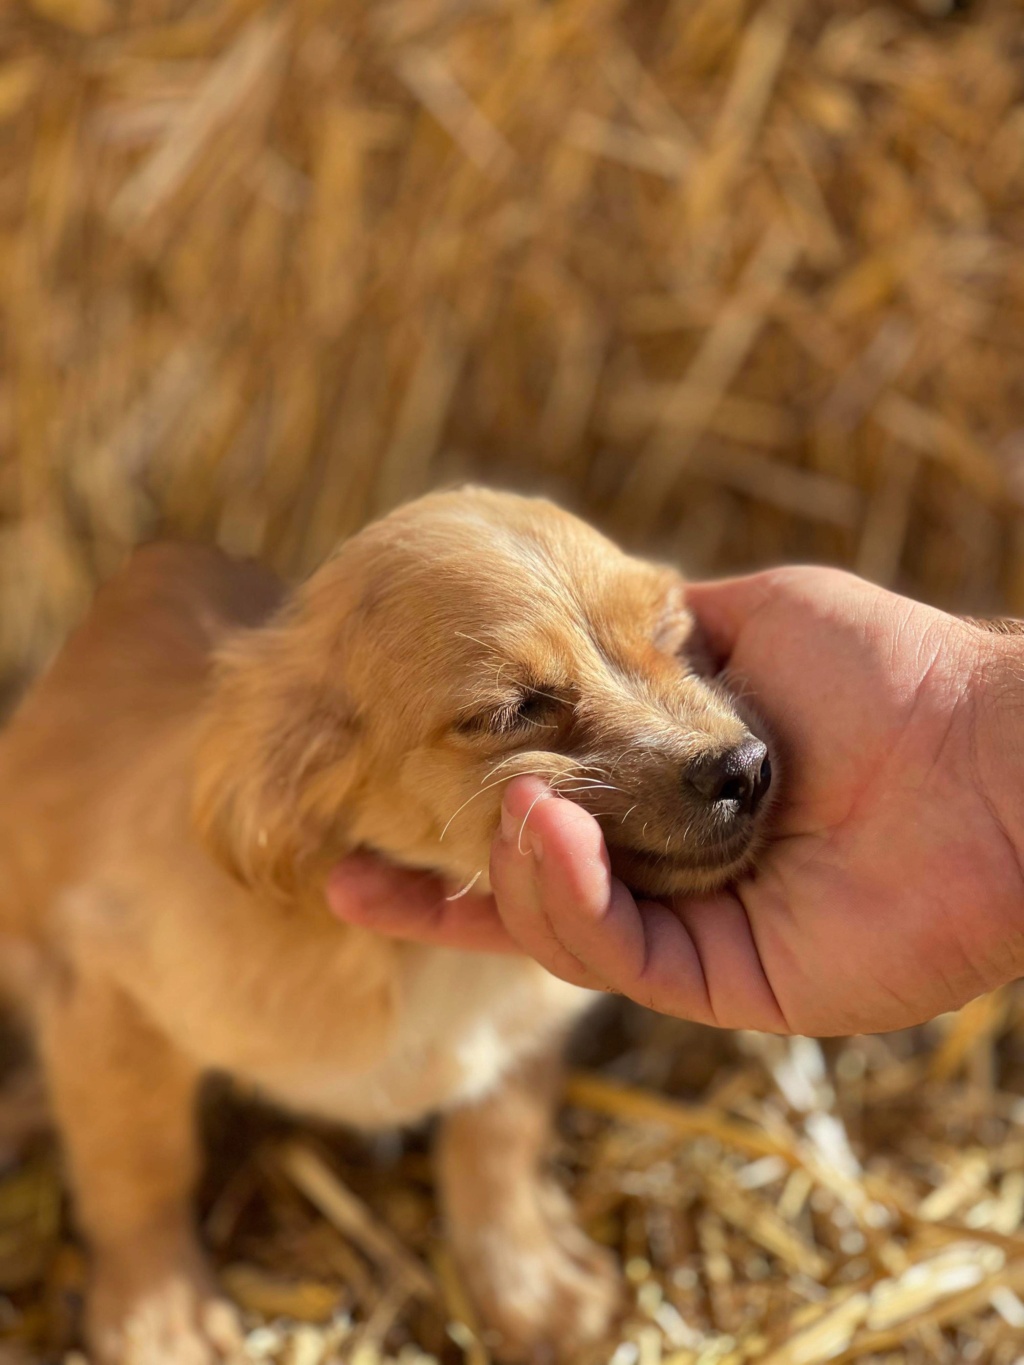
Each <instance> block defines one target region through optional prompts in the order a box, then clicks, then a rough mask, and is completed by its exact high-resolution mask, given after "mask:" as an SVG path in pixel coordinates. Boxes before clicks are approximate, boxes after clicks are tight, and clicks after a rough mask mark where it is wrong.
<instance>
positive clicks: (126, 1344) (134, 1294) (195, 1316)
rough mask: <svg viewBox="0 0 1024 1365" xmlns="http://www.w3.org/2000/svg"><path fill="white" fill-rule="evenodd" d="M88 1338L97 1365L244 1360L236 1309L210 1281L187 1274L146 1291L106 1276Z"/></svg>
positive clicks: (93, 1299) (92, 1305)
mask: <svg viewBox="0 0 1024 1365" xmlns="http://www.w3.org/2000/svg"><path fill="white" fill-rule="evenodd" d="M88 1335H89V1341H90V1345H91V1348H92V1359H93V1361H94V1365H228V1363H229V1362H230V1363H231V1365H235V1362H240V1361H242V1360H243V1358H244V1357H243V1354H242V1348H243V1337H242V1330H241V1326H240V1324H239V1320H238V1315H237V1313H236V1311H235V1309H234V1307H233V1306H232V1305H231V1304H230V1303H228V1302H227V1300H226V1299H224V1298H222V1297H221V1296H220V1295H219V1294H218V1293H217V1291H216V1289H215V1288H214V1286H213V1285H212V1284H211V1283H209V1282H208V1281H207V1279H206V1278H205V1276H203V1275H198V1274H190V1273H187V1272H183V1271H172V1272H169V1273H167V1274H165V1275H163V1276H162V1277H160V1278H159V1279H157V1280H155V1281H154V1282H152V1283H150V1284H148V1285H146V1286H139V1285H130V1284H126V1283H125V1282H124V1279H123V1277H120V1276H114V1275H110V1274H107V1275H104V1274H103V1273H102V1272H101V1273H100V1275H99V1276H98V1277H97V1280H96V1283H95V1284H94V1286H93V1290H92V1293H91V1295H90V1300H89V1331H88Z"/></svg>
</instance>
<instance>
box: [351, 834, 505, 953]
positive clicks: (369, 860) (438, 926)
mask: <svg viewBox="0 0 1024 1365" xmlns="http://www.w3.org/2000/svg"><path fill="white" fill-rule="evenodd" d="M325 890H326V896H327V904H328V906H329V907H330V909H331V912H332V914H334V915H336V916H337V918H338V919H340V920H342V921H343V922H344V923H346V924H353V925H358V926H359V927H360V928H363V929H372V930H373V931H374V932H375V933H378V934H385V935H386V936H387V937H389V938H401V939H406V940H408V941H409V942H413V943H424V944H431V945H433V946H434V947H438V948H459V949H461V950H462V951H463V952H480V953H518V952H519V951H520V949H519V948H518V947H517V945H516V944H515V943H514V942H513V940H512V939H511V938H510V937H509V935H508V933H507V932H506V930H505V928H504V926H503V924H502V922H501V919H500V917H499V915H498V912H497V909H496V908H495V904H494V898H493V897H492V896H480V895H475V894H474V893H473V892H468V893H467V894H466V895H464V896H453V895H452V894H451V893H450V892H449V891H447V890H446V888H445V886H444V883H443V882H442V881H441V880H440V878H438V877H433V876H430V875H428V874H426V873H420V872H410V871H407V870H406V869H404V868H397V867H389V866H388V865H387V864H385V863H382V862H380V861H379V860H378V859H376V858H374V857H372V856H370V855H368V854H359V853H357V854H352V855H351V856H350V857H348V858H346V859H345V860H344V861H343V862H340V863H338V865H337V866H336V867H335V868H334V869H333V871H332V872H331V874H330V876H329V877H328V879H327V886H326V888H325Z"/></svg>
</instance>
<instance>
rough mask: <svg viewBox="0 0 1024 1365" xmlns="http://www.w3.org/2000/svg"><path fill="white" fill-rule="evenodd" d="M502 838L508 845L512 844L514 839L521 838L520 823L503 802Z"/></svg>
mask: <svg viewBox="0 0 1024 1365" xmlns="http://www.w3.org/2000/svg"><path fill="white" fill-rule="evenodd" d="M501 837H502V838H503V839H504V840H505V842H506V844H510V843H511V842H512V840H513V839H517V838H518V837H519V821H518V820H517V819H516V817H515V816H514V815H513V814H512V812H511V811H510V810H509V809H508V807H507V806H506V805H505V804H504V802H502V807H501Z"/></svg>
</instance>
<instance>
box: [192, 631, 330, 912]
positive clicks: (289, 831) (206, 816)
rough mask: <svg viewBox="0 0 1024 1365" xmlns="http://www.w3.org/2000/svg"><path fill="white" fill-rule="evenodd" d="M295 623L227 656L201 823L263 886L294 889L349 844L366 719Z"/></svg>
mask: <svg viewBox="0 0 1024 1365" xmlns="http://www.w3.org/2000/svg"><path fill="white" fill-rule="evenodd" d="M298 634H299V632H298V631H296V630H295V629H294V628H291V627H289V625H287V624H284V625H281V626H271V627H264V628H263V629H260V630H256V631H253V632H250V633H247V634H244V635H242V636H240V637H239V638H237V639H236V640H235V641H233V642H232V643H231V644H230V645H229V646H228V647H227V648H226V649H225V650H224V651H223V652H222V653H221V655H220V657H219V659H218V661H217V667H216V672H215V677H214V682H213V687H212V691H211V694H210V696H209V699H208V701H207V704H206V709H205V713H204V716H203V721H202V727H201V731H200V735H199V742H198V746H197V751H196V768H195V783H194V787H193V807H192V814H193V821H194V824H195V827H196V829H197V831H198V833H199V835H200V837H201V838H202V839H203V841H204V842H205V844H206V846H207V847H208V848H209V849H210V851H211V852H212V853H213V854H214V856H215V857H216V858H217V859H218V861H219V862H220V863H222V864H223V865H224V866H225V867H226V868H227V869H228V871H229V872H231V873H232V874H233V875H234V876H235V877H237V878H238V880H240V881H241V882H243V883H244V884H245V885H247V886H249V887H251V888H253V889H254V890H259V891H264V892H267V893H270V894H272V895H276V896H278V897H282V898H287V897H290V896H293V895H294V894H295V893H296V892H297V891H298V890H299V889H300V887H301V886H302V885H303V884H304V883H305V882H307V881H308V879H309V878H310V876H311V875H312V874H313V873H314V872H315V871H317V870H318V869H319V868H320V867H321V866H326V865H328V864H329V863H330V861H331V860H332V859H333V858H334V857H336V856H338V855H340V854H341V853H342V852H343V851H344V848H345V826H346V819H345V805H346V801H347V798H348V796H349V793H350V790H351V787H352V783H353V778H354V773H355V766H356V755H355V749H356V738H357V725H356V722H355V719H354V717H353V714H352V711H351V708H350V706H349V704H348V702H347V699H346V696H345V693H344V691H343V685H341V684H339V683H338V682H337V681H334V680H331V679H330V678H329V677H327V676H326V675H325V674H323V673H321V674H319V675H317V674H316V673H314V672H313V671H312V670H310V669H308V667H307V668H306V670H305V671H304V667H303V665H304V664H308V660H309V657H310V655H309V652H308V651H307V650H305V649H304V644H305V642H304V641H303V640H302V639H300V638H292V636H293V635H298Z"/></svg>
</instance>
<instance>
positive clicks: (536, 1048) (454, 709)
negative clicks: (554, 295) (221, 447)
mask: <svg viewBox="0 0 1024 1365" xmlns="http://www.w3.org/2000/svg"><path fill="white" fill-rule="evenodd" d="M691 625H692V623H691V620H690V618H689V616H688V615H687V613H686V610H685V608H684V605H683V597H682V584H681V581H680V579H679V578H678V576H677V575H676V574H675V573H674V572H672V571H670V570H668V569H665V568H657V567H654V566H652V565H650V564H646V563H641V562H639V561H637V560H635V559H631V558H628V557H627V556H625V555H623V554H621V553H620V552H619V551H618V550H616V549H615V548H614V546H612V545H610V544H609V543H608V542H607V541H606V540H604V539H603V538H602V537H601V536H599V535H598V534H597V533H596V532H594V531H593V530H591V529H590V528H589V527H587V526H585V525H583V524H581V523H580V522H579V521H577V520H576V519H575V518H573V517H571V516H569V515H568V514H566V513H564V512H561V511H559V510H558V509H557V508H555V507H553V506H551V505H550V504H548V503H545V502H541V501H533V500H527V499H523V498H517V497H512V496H508V495H502V494H497V493H489V492H483V491H477V490H468V491H461V492H457V493H451V494H442V495H435V496H432V497H428V498H424V499H423V500H421V501H419V502H416V503H412V504H411V505H409V506H407V507H404V508H401V509H400V510H399V511H397V512H395V513H393V514H392V515H391V516H389V517H387V518H385V519H384V520H383V521H381V522H379V523H377V524H375V525H373V526H370V527H369V528H368V529H367V530H365V531H363V532H362V533H361V534H359V535H357V536H355V537H354V538H353V539H352V540H350V541H348V542H347V543H346V544H345V545H343V546H342V547H341V549H340V550H339V551H338V553H337V554H336V555H335V556H334V557H333V558H332V559H331V560H330V561H329V562H328V563H327V564H325V565H324V566H323V567H322V568H321V569H320V570H319V571H318V572H317V573H315V574H314V575H313V576H312V578H311V579H310V580H309V581H308V582H307V583H305V584H304V585H303V586H302V587H300V588H299V589H298V590H297V591H296V592H295V593H294V594H292V595H291V596H284V595H282V592H281V590H280V588H279V587H278V586H277V584H276V583H275V582H274V581H273V580H271V579H270V578H269V577H268V576H267V575H266V574H264V573H263V572H262V571H260V570H259V569H257V568H254V567H253V566H251V565H247V564H239V563H236V562H233V561H231V560H229V559H227V558H226V557H224V556H223V555H221V554H219V553H217V552H215V551H213V550H206V549H199V548H195V547H186V546H170V545H164V546H153V547H150V548H148V549H144V550H141V551H139V552H138V553H137V554H136V555H135V556H134V557H133V559H132V561H131V563H130V564H129V565H128V567H127V568H126V569H125V570H124V571H123V572H121V573H120V574H119V575H118V576H116V577H115V578H114V579H113V580H112V581H111V582H110V583H108V584H107V586H106V587H105V588H103V590H102V591H101V592H100V593H99V595H98V597H97V599H96V603H95V606H94V608H93V610H92V613H91V615H90V616H89V618H88V620H87V621H86V622H85V624H84V625H83V626H82V627H81V629H80V630H79V631H78V632H77V633H76V634H75V635H74V637H73V638H72V639H71V641H70V643H69V644H68V645H67V646H66V648H65V649H64V651H63V653H62V654H61V655H60V657H59V658H58V659H57V661H56V663H55V665H54V666H53V668H52V669H51V670H50V671H49V673H48V674H47V676H46V677H45V678H44V679H43V680H42V681H41V682H40V683H39V684H38V685H37V686H36V688H35V689H34V691H32V692H31V693H30V695H29V696H28V698H27V700H26V701H25V702H24V704H23V705H22V707H21V708H20V710H19V711H18V712H17V714H16V715H15V717H14V719H13V721H12V722H11V724H10V726H9V727H8V729H7V730H6V732H5V733H4V734H3V736H2V737H0V868H2V875H0V962H3V963H4V964H5V970H6V975H7V976H8V977H10V978H11V980H12V984H14V985H16V987H17V988H18V991H19V994H20V997H21V999H22V1000H23V1001H24V1004H25V1006H26V1008H27V1009H28V1011H29V1012H30V1014H31V1017H32V1020H33V1022H34V1026H35V1030H36V1035H37V1039H38V1046H39V1050H40V1053H41V1055H42V1058H43V1061H44V1064H45V1067H46V1070H47V1073H48V1077H49V1083H50V1086H51V1089H52V1096H53V1105H54V1109H55V1112H56V1115H57V1119H58V1122H59V1125H60V1128H61V1131H62V1134H63V1138H64V1142H65V1144H66V1149H67V1153H68V1158H69V1164H70V1169H71V1176H72V1180H73V1184H74V1190H75V1195H76V1199H77V1209H78V1217H79V1220H80V1223H81V1226H82V1229H83V1231H84V1232H85V1234H86V1236H87V1238H88V1240H89V1243H90V1246H91V1251H92V1267H93V1269H92V1286H91V1292H90V1297H89V1307H88V1331H89V1338H90V1342H91V1345H92V1349H93V1352H94V1355H95V1359H96V1360H97V1361H99V1362H103V1363H104V1365H127V1363H128V1362H130V1365H207V1363H208V1362H211V1361H217V1360H221V1359H228V1358H230V1357H231V1354H232V1352H233V1350H234V1347H235V1344H236V1341H237V1335H236V1329H235V1327H234V1324H233V1321H232V1314H231V1311H230V1309H229V1308H228V1307H227V1305H226V1304H224V1303H223V1302H222V1301H220V1300H218V1299H217V1297H216V1292H215V1289H214V1287H213V1285H212V1283H211V1280H210V1278H209V1276H208V1274H207V1272H206V1270H205V1268H204V1264H203V1258H202V1255H201V1253H200V1250H199V1247H198V1245H197V1242H196V1238H195V1235H194V1231H193V1226H192V1217H191V1211H190V1194H191V1189H192V1185H193V1181H194V1178H195V1174H196V1167H197V1161H198V1154H197V1151H196V1136H195V1132H194V1127H193V1106H194V1099H195V1094H196V1087H197V1084H198V1082H199V1081H200V1079H201V1077H202V1076H203V1074H204V1073H206V1072H209V1071H211V1070H218V1071H223V1072H227V1073H230V1074H232V1075H234V1076H236V1077H240V1078H244V1080H245V1081H247V1082H249V1083H252V1084H254V1085H255V1086H256V1087H258V1088H259V1089H260V1090H261V1091H262V1092H263V1093H264V1094H265V1095H266V1096H268V1097H269V1098H271V1099H273V1100H275V1101H277V1102H279V1103H281V1104H282V1105H286V1106H288V1107H289V1108H291V1109H294V1110H298V1111H302V1112H306V1113H310V1114H316V1115H319V1116H322V1117H325V1118H328V1119H336V1120H338V1121H341V1122H343V1123H348V1124H355V1125H368V1126H377V1125H393V1124H404V1123H410V1122H414V1121H416V1120H418V1119H420V1118H422V1117H423V1116H425V1115H427V1114H430V1113H431V1112H434V1111H441V1112H443V1113H444V1114H445V1115H446V1118H445V1120H444V1123H443V1126H442V1130H441V1137H440V1158H439V1183H440V1196H441V1201H442V1205H443V1208H444V1212H445V1217H446V1219H447V1226H448V1233H449V1236H450V1239H451V1243H452V1246H453V1248H454V1251H455V1254H456V1255H457V1256H458V1258H459V1261H460V1264H461V1267H462V1272H463V1274H464V1276H465V1279H466V1282H467V1284H468V1286H469V1288H470V1290H471V1292H472V1293H473V1295H474V1296H475V1298H476V1300H477V1303H478V1305H479V1308H480V1312H481V1314H482V1315H483V1318H484V1321H485V1322H486V1323H487V1325H488V1326H489V1327H490V1328H491V1329H492V1330H493V1332H494V1334H495V1339H496V1341H497V1343H498V1345H499V1349H500V1350H502V1351H503V1352H504V1353H505V1354H507V1355H511V1356H518V1357H531V1356H535V1355H537V1354H538V1353H543V1354H548V1355H556V1356H559V1357H561V1358H564V1359H567V1360H571V1359H572V1358H573V1356H574V1353H575V1352H576V1351H578V1349H579V1347H580V1346H581V1345H582V1344H584V1343H585V1342H587V1341H588V1340H591V1339H594V1338H597V1337H599V1336H600V1335H601V1333H602V1332H603V1331H604V1330H605V1329H606V1327H607V1326H608V1323H609V1319H610V1316H611V1314H612V1313H613V1311H614V1307H615V1303H616V1281H615V1277H614V1275H613V1274H612V1272H611V1271H610V1269H609V1266H608V1264H607V1261H606V1259H605V1257H604V1256H603V1255H602V1254H601V1253H600V1252H598V1251H597V1249H596V1248H594V1247H593V1246H591V1245H590V1244H589V1243H588V1242H587V1241H586V1239H585V1238H584V1237H583V1236H582V1234H581V1233H580V1232H579V1231H578V1229H577V1228H576V1227H575V1226H574V1224H573V1221H572V1217H571V1215H570V1213H569V1211H568V1209H567V1206H566V1203H565V1201H564V1199H559V1198H558V1197H557V1191H555V1190H554V1189H553V1188H552V1187H551V1186H550V1185H549V1183H548V1181H547V1180H546V1179H545V1177H544V1175H543V1173H542V1159H543V1154H544V1146H545V1140H546V1137H547V1134H548V1129H549V1123H550V1114H551V1107H552V1103H553V1095H554V1086H555V1077H556V1075H557V1055H558V1051H559V1044H560V1039H561V1037H562V1035H563V1033H564V1031H565V1029H566V1028H567V1026H568V1024H569V1023H570V1021H571V1020H572V1019H573V1018H574V1017H575V1016H576V1015H578V1014H579V1012H580V1011H581V1010H582V1009H584V1008H585V1007H586V1005H587V1003H588V999H589V997H588V994H587V993H586V992H584V991H581V990H579V989H577V988H575V987H572V986H569V985H566V984H565V983H563V982H561V981H558V980H556V979H554V978H553V977H550V976H548V975H547V974H546V973H545V972H544V971H543V970H542V969H541V968H540V967H538V966H537V965H536V964H534V963H533V962H530V961H525V960H521V959H516V958H511V957H487V956H483V955H473V954H468V953H457V952H452V951H445V950H441V949H436V948H426V947H418V946H412V945H404V944H401V943H396V942H391V941H388V940H385V939H384V938H380V937H377V936H376V935H373V934H371V933H368V932H366V931H364V930H359V929H354V928H349V927H346V926H344V925H342V924H340V923H339V922H338V921H337V920H335V919H333V918H332V917H331V915H330V914H329V912H328V911H327V909H326V906H325V903H324V899H323V895H322V889H321V888H322V887H323V884H324V879H325V876H326V873H327V871H328V869H329V868H330V866H331V865H332V863H333V862H334V861H335V860H336V859H337V858H339V857H340V856H341V855H342V854H344V853H345V851H346V850H348V849H353V848H356V847H365V848H370V849H375V850H377V851H379V852H380V853H382V854H384V855H386V856H387V857H389V858H391V859H393V860H395V861H396V862H401V863H405V864H409V865H413V866H416V867H424V868H433V869H437V870H439V871H440V872H442V873H443V874H445V876H446V877H448V878H449V879H450V880H451V882H452V884H453V886H459V885H462V884H464V883H466V882H468V881H469V880H470V879H471V878H474V877H477V876H479V881H478V885H480V886H484V887H486V885H487V863H488V847H489V844H490V841H491V838H492V835H493V833H494V830H495V827H496V822H497V819H498V813H499V807H500V798H501V792H502V784H503V783H504V781H505V780H506V779H507V778H509V777H511V776H512V775H514V774H516V773H526V772H532V773H541V774H545V775H547V776H549V777H550V779H551V781H552V783H553V784H554V786H555V787H557V788H559V789H560V790H561V791H563V792H565V793H566V794H567V795H571V796H572V798H573V799H574V800H576V801H579V802H580V803H581V804H583V805H585V806H588V807H590V808H592V809H594V810H595V813H597V812H601V821H602V824H603V826H604V828H605V831H606V834H607V838H608V841H609V845H610V848H611V857H612V863H613V866H614V868H615V870H616V871H617V872H618V873H619V875H620V876H622V877H623V878H625V879H626V880H627V881H628V882H629V883H630V885H632V886H634V887H635V888H637V889H639V890H643V891H647V892H652V893H663V892H669V891H673V890H686V889H696V888H707V887H710V886H712V885H716V884H719V883H721V882H723V881H725V880H727V879H729V878H730V877H731V876H733V875H735V874H736V873H737V872H738V871H739V870H741V869H742V868H743V866H744V865H745V863H746V862H747V861H748V860H749V858H750V856H751V852H752V850H753V848H754V847H755V840H756V838H757V834H758V830H759V826H760V823H761V815H762V812H763V805H762V803H761V798H762V796H763V795H764V792H765V791H766V789H767V785H768V782H769V778H770V770H769V767H768V760H767V755H766V750H765V747H764V745H763V744H762V743H761V742H760V741H759V740H757V739H756V738H754V736H753V735H751V733H750V732H749V730H748V729H747V727H746V726H745V724H744V723H743V721H742V720H741V719H740V718H739V716H738V714H737V712H736V710H735V709H734V706H733V705H732V703H731V702H730V700H729V698H728V697H727V696H726V695H725V694H724V693H723V691H722V690H721V689H720V688H719V687H718V686H716V685H715V684H713V683H711V682H708V681H705V680H704V679H702V678H701V677H700V676H699V675H698V674H697V673H696V672H695V671H694V669H693V667H692V661H691V654H690V637H691Z"/></svg>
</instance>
